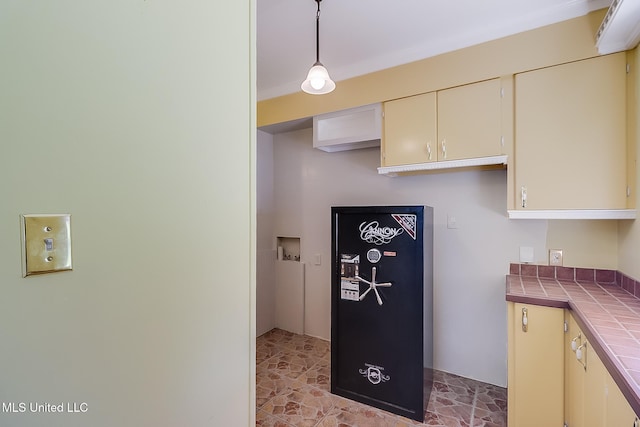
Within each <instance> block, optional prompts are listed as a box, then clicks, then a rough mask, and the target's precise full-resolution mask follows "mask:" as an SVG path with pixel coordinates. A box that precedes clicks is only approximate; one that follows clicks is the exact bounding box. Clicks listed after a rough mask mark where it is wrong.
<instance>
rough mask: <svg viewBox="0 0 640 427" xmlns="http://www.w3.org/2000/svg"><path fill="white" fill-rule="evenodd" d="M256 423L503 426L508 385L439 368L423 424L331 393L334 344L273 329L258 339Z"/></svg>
mask: <svg viewBox="0 0 640 427" xmlns="http://www.w3.org/2000/svg"><path fill="white" fill-rule="evenodd" d="M256 350H257V357H256V359H257V360H256V363H257V369H256V372H257V379H256V425H257V426H265V427H352V426H360V427H408V426H444V427H468V426H469V427H470V426H473V427H505V426H506V425H507V420H506V412H507V391H506V389H504V388H501V387H497V386H494V385H491V384H486V383H482V382H478V381H474V380H471V379H468V378H463V377H459V376H456V375H452V374H447V373H444V372H440V371H435V372H434V375H433V389H432V392H431V398H430V400H429V403H428V406H427V411H426V413H425V421H424V424H421V423H418V422H416V421H412V420H410V419H407V418H404V417H400V416H397V415H394V414H391V413H389V412H385V411H382V410H379V409H376V408H372V407H370V406H366V405H363V404H360V403H357V402H354V401H351V400H348V399H344V398H342V397H339V396H336V395H333V394H331V393H330V382H331V381H330V376H331V368H330V361H331V352H330V344H329V342H327V341H323V340H320V339H317V338H312V337H309V336H306V335H296V334H292V333H290V332H286V331H283V330H280V329H273V330H271V331H269V332H267V333H266V334H264V335H262V336H260V337H258V339H257V345H256Z"/></svg>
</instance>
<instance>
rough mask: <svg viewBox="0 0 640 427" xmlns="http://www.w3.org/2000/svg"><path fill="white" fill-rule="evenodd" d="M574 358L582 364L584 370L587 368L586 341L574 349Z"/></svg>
mask: <svg viewBox="0 0 640 427" xmlns="http://www.w3.org/2000/svg"><path fill="white" fill-rule="evenodd" d="M576 359H578V362H580V364H581V365H582V367H583V368H584V370H585V371H586V370H587V342H586V341H585V342H584V343H583V344H582V345H581V346H580V347H578V348H577V349H576Z"/></svg>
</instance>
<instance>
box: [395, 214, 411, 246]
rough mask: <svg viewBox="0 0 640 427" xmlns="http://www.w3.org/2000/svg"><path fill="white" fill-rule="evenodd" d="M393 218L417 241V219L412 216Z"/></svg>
mask: <svg viewBox="0 0 640 427" xmlns="http://www.w3.org/2000/svg"><path fill="white" fill-rule="evenodd" d="M391 217H392V218H393V219H395V220H396V222H397V223H398V224H400V226H401V227H402V229H403V230H404V231H406V232H407V234H408V235H409V236H411V238H412V239H413V240H416V223H417V218H416V216H415V215H412V214H391Z"/></svg>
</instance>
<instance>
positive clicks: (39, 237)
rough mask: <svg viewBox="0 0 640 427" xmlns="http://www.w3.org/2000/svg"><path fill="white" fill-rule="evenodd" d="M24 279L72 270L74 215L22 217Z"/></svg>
mask: <svg viewBox="0 0 640 427" xmlns="http://www.w3.org/2000/svg"><path fill="white" fill-rule="evenodd" d="M20 223H21V228H22V233H21V234H22V277H26V276H30V275H32V274H42V273H53V272H56V271H64V270H71V215H69V214H55V215H51V214H43V215H21V216H20Z"/></svg>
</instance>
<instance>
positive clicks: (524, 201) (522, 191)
mask: <svg viewBox="0 0 640 427" xmlns="http://www.w3.org/2000/svg"><path fill="white" fill-rule="evenodd" d="M520 198H521V199H522V207H523V208H526V207H527V187H520Z"/></svg>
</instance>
